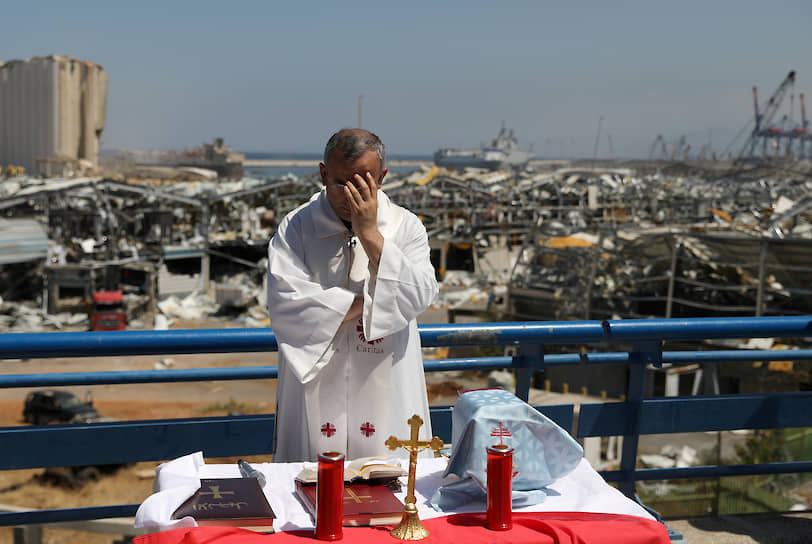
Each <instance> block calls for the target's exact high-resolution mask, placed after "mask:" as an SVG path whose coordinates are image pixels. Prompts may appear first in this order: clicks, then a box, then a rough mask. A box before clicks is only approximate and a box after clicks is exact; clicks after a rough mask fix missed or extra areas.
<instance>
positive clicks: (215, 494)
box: [200, 485, 234, 499]
mask: <svg viewBox="0 0 812 544" xmlns="http://www.w3.org/2000/svg"><path fill="white" fill-rule="evenodd" d="M209 489H211V491H201V492H200V494H201V495H211V498H212V499H222V498H223V495H233V494H234V492H233V491H220V486H219V485H210V486H209Z"/></svg>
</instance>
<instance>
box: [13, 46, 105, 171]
mask: <svg viewBox="0 0 812 544" xmlns="http://www.w3.org/2000/svg"><path fill="white" fill-rule="evenodd" d="M106 101H107V74H106V73H105V72H104V69H103V68H102V67H101V66H99V65H98V64H93V63H92V62H88V61H84V60H79V59H75V58H71V57H66V56H62V55H51V56H48V57H34V58H31V59H27V60H12V61H9V62H6V63H2V62H0V166H2V167H3V168H4V170H5V169H6V168H8V167H9V166H16V167H23V168H25V173H26V174H30V175H45V176H48V175H66V174H67V173H69V172H80V171H82V170H87V169H92V168H95V167H96V166H97V164H98V157H99V141H100V138H101V133H102V130H103V129H104V119H105V108H106Z"/></svg>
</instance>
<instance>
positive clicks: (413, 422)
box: [386, 414, 443, 457]
mask: <svg viewBox="0 0 812 544" xmlns="http://www.w3.org/2000/svg"><path fill="white" fill-rule="evenodd" d="M408 423H409V426H410V427H411V428H412V433H411V437H410V438H409V440H401V439H398V438H396V437H395V436H394V435H393V436H390V437H389V438H388V439H387V440H386V446H387V447H388V448H389V449H390V450H392V451H395V450H396V449H398V448H405V449H407V450H409V452H414V453H417V452H419V451H423V450H424V449H426V448H431V449H433V450H434V456H435V457H440V450H441V449H443V441H442V440H440V438H439V437H437V436H435V437H434V438H432V439H431V440H418V438H417V433H418V431H419V430H420V426H421V425H423V418H421V417H420V416H419V415H417V414H415V415H413V416H412V417H410V418H409V421H408Z"/></svg>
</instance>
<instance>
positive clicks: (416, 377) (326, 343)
mask: <svg viewBox="0 0 812 544" xmlns="http://www.w3.org/2000/svg"><path fill="white" fill-rule="evenodd" d="M378 230H379V231H380V232H381V234H382V235H383V238H384V243H383V251H382V253H381V259H380V263H379V266H378V270H377V274H376V273H373V272H372V270H371V267H370V266H369V261H368V259H367V257H366V254H365V253H364V250H363V247H362V246H361V243H360V241H358V240H357V238H354V237H353V236H352V233H351V232H350V231H348V230H347V228H346V226H345V225H344V223H342V221H341V220H340V219H339V218H338V216H336V214H335V212H334V211H333V209H332V208H331V207H330V204H329V202H328V201H327V197H326V194H325V192H324V189H322V191H321V192H319V193H317V194H315V195H313V197H312V198H311V199H310V201H309V202H308V203H306V204H304V205H302V206H300V207H299V208H297V209H296V210H294V211H293V212H291V213H290V214H288V215H287V216H286V217H285V218H284V220H283V221H282V223H281V224H280V225H279V228H278V229H277V232H276V234H275V235H274V236H273V238H272V239H271V242H270V244H269V246H268V312H269V314H270V318H271V328H272V329H273V331H274V334H275V335H276V339H277V343H278V345H279V380H278V383H277V393H276V395H277V407H276V428H275V429H276V430H275V437H274V457H273V460H274V461H277V462H294V461H306V460H311V461H312V460H315V459H316V458H317V456H318V454H319V453H321V452H326V451H338V452H341V453H344V454H345V455H346V456H347V458H348V459H353V458H358V457H366V456H372V455H392V454H393V452H390V451H389V450H388V448H386V446H385V445H384V442H385V441H386V439H387V438H389V436H391V435H395V436H397V437H398V438H408V437H409V436H410V432H411V431H410V428H409V425H408V423H407V421H408V419H409V418H410V417H411V416H412V415H414V414H418V415H420V417H421V418H422V419H423V426H422V427H421V429H420V433H419V436H420V439H421V440H428V439H430V438H431V421H430V419H429V406H428V398H427V395H426V382H425V376H424V374H423V361H422V354H421V349H420V336H419V333H418V330H417V321H416V317H417V315H418V314H420V313H421V312H423V311H424V310H425V309H426V308H428V306H429V304H431V302H432V301H433V300H434V299H435V297H436V296H437V291H438V288H437V282H436V280H435V275H434V269H433V267H432V265H431V262H430V259H429V251H430V250H429V244H428V237H427V235H426V229H425V227H424V226H423V224H422V223H421V222H420V220H419V219H418V218H417V217H416V216H415V215H414V214H413V213H411V212H409V211H407V210H405V209H403V208H401V207H399V206H397V205H395V204H393V203H392V202H391V201H390V200H389V198H388V197H387V196H386V194H385V193H384V192H383V191H381V190H379V191H378ZM356 295H362V296H363V299H364V309H363V316H362V318H361V319H359V320H357V321H350V322H347V323H344V324H342V320H343V318H344V316H345V315H346V314H347V311H348V310H349V308H350V305H351V304H352V302H353V299H354V298H355V296H356ZM399 455H407V453H406V452H405V451H402V452H400V453H399Z"/></svg>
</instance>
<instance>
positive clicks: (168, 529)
mask: <svg viewBox="0 0 812 544" xmlns="http://www.w3.org/2000/svg"><path fill="white" fill-rule="evenodd" d="M402 462H403V463H404V466H406V463H408V461H407V460H406V459H403V460H402ZM173 463H174V466H173ZM446 464H447V459H445V458H439V459H434V458H426V459H420V460H419V462H418V465H417V480H416V485H415V497H416V499H417V506H418V515H419V517H420V519H421V521H422V523H423V525H424V527H426V529H427V530H428V531H429V532H430V535H429V537H428V538H427V539H425V540H423V542H425V543H426V544H430V543H440V542H450V543H453V544H475V543H479V542H528V543H530V542H532V543H556V544H559V543H560V544H569V543H572V544H575V543H578V544H587V543H589V544H593V543H601V544H603V543H606V544H608V543H615V542H623V543H635V544H636V543H640V544H643V543H656V544H666V543H668V542H669V538H668V532H667V530H666V528H665V526H664V525H663V524H662V523H659V522H657V521H656V520H654V518H653V517H652V516H651V515H650V514H649V513H648V512H647V511H646V510H645V509H644V508H642V507H641V506H640V505H639V504H637V503H636V502H634V501H632V500H630V499H629V498H627V497H626V496H624V495H623V494H622V493H620V492H619V491H618V490H617V489H615V488H613V487H611V486H610V485H608V484H607V483H606V482H605V481H604V480H603V478H601V476H600V475H599V474H598V473H597V472H596V471H595V470H594V469H593V468H592V466H591V465H590V464H589V462H587V461H586V459H582V460H581V462H580V463H579V465H578V466H577V467H576V468H575V470H573V471H572V472H571V473H570V474H568V475H566V476H564V477H562V478H560V479H558V480H557V481H555V482H554V483H553V484H551V485H549V486H548V487H547V488H545V491H546V492H547V495H548V496H547V499H546V500H545V501H544V502H542V503H539V504H535V505H531V506H527V507H523V508H520V509H517V510H515V511H514V513H513V529H511V530H509V531H490V530H488V529H486V528H485V527H484V524H485V514H484V513H483V512H484V510H485V505H484V503H482V504H479V503H473V504H469V505H466V506H465V507H464V508H460V509H457V510H456V511H455V512H438V511H436V510H434V509H433V508H432V507H431V506H430V504H429V503H428V501H429V499H430V498H431V496H432V494H433V493H434V491H435V490H436V489H437V488H438V487H439V486H440V485H441V484H442V482H443V476H442V475H443V472H444V470H445V467H446ZM253 466H254V467H255V468H257V469H258V470H260V471H262V472H263V474H264V475H265V478H266V481H267V484H266V486H265V487H264V489H263V491H264V492H265V495H266V496H267V497H268V501H269V502H270V504H271V507H272V508H273V510H274V512H275V513H276V515H277V519H276V520H275V522H274V529H275V530H276V531H277V532H276V533H274V534H262V533H256V532H253V531H250V530H246V529H236V528H232V527H194V525H195V524H194V522H193V521H191V518H185V520H184V521H173V520H170V515H171V512H173V511H174V509H175V508H176V507H177V506H178V505H179V504H180V502H182V501H183V500H185V497H188V496H189V495H191V493H193V492H194V489H196V487H195V482H196V485H197V486H199V478H216V477H239V475H240V474H239V470H238V468H237V465H236V464H234V465H226V464H212V465H207V464H205V463H203V461H202V454H200V452H198V453H197V454H193V456H192V458H191V459H190V456H187V457H186V458H180V459H177V460H175V461H172V462H170V463H167V464H165V465H164V466H163V467H161V469H160V470H159V472H158V476H157V478H156V488H157V492H156V493H155V494H153V495H152V496H150V497H149V498H148V499H147V500H146V501H144V503H143V504H142V505H141V507H140V508H139V510H138V513H137V514H136V524H137V526H143V527H148V528H151V529H153V530H156V531H158V532H153V533H149V534H146V535H143V536H140V537H137V538H136V539H134V543H136V544H193V543H194V544H202V543H206V544H232V543H236V542H241V543H242V542H246V543H249V544H250V543H252V542H257V543H259V542H267V543H268V544H275V543H276V542H280V543H284V542H297V541H305V540H308V541H311V542H314V541H315V539H314V536H313V527H314V525H313V520H312V518H311V517H310V514H308V513H307V511H306V510H305V509H304V507H303V506H302V505H301V503H300V502H299V501H298V499H296V496H295V491H294V477H295V476H296V474H298V473H299V471H300V470H301V469H302V467H303V466H304V464H303V463H257V464H255V465H253ZM184 488H185V489H187V491H179V490H181V489H184ZM405 488H406V486H405V485H404V486H403V490H402V491H401V492H400V493H398V494H397V495H398V498H399V499H401V500H403V499H404V498H405V494H406V489H405ZM178 501H180V502H178ZM389 529H391V527H345V528H344V540H345V541H348V542H383V543H387V542H392V541H393V540H394V539H393V537H392V536H391V535H390V534H389Z"/></svg>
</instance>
